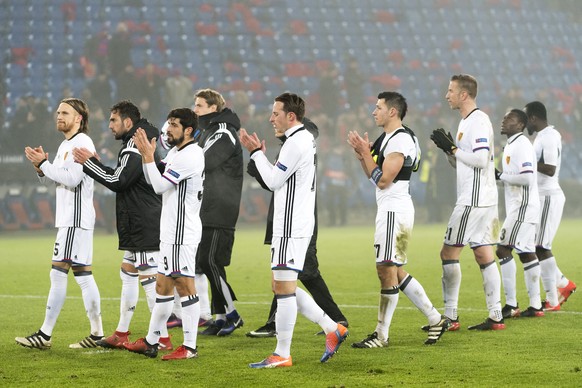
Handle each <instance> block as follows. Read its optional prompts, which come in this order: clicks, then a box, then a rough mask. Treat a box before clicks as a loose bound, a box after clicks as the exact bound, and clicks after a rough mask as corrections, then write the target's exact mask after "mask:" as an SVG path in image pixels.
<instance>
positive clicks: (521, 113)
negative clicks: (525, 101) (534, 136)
mask: <svg viewBox="0 0 582 388" xmlns="http://www.w3.org/2000/svg"><path fill="white" fill-rule="evenodd" d="M509 113H512V114H514V115H516V116H517V121H519V122H520V123H522V124H523V127H524V128H525V127H527V122H528V119H527V115H526V114H525V112H524V111H522V110H521V109H512V110H510V111H509Z"/></svg>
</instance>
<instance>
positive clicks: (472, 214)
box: [431, 74, 505, 331]
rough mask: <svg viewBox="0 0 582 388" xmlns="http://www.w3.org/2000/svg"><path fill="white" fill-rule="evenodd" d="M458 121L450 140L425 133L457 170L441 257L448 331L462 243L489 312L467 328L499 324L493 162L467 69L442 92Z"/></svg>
mask: <svg viewBox="0 0 582 388" xmlns="http://www.w3.org/2000/svg"><path fill="white" fill-rule="evenodd" d="M445 98H446V99H447V101H448V103H449V106H450V107H451V109H454V110H458V111H459V113H460V115H461V121H460V123H459V127H458V130H457V135H456V136H455V140H453V138H452V136H451V134H450V133H445V131H444V130H443V129H442V128H439V129H437V130H435V131H433V133H432V135H431V139H433V141H434V142H435V144H436V145H437V147H439V148H440V149H442V150H443V151H444V152H445V153H446V154H447V156H448V158H449V162H450V163H451V165H452V166H453V167H455V168H456V170H457V203H456V204H455V208H454V209H453V214H452V215H451V217H450V219H449V223H448V225H447V230H446V233H445V239H444V243H443V247H442V249H441V253H440V256H441V260H442V268H443V276H442V284H443V298H444V302H445V315H446V316H447V317H448V318H450V319H451V321H452V322H451V326H450V327H449V329H448V330H449V331H455V330H459V328H460V325H459V319H458V318H459V317H458V315H457V308H458V304H459V289H460V288H461V265H460V263H459V259H460V256H461V251H462V250H463V247H464V246H465V245H467V244H469V246H470V247H471V249H472V250H473V254H474V256H475V261H476V262H477V264H478V265H479V268H480V269H481V276H482V277H483V291H484V293H485V301H486V304H487V309H488V310H489V316H488V317H487V319H486V320H485V321H484V322H482V323H480V324H477V325H474V326H469V330H502V329H505V323H504V321H503V316H502V314H501V277H500V275H499V270H498V269H497V265H496V263H495V256H494V253H493V244H496V243H497V229H498V224H499V221H498V215H497V187H496V184H495V166H494V162H493V155H494V149H493V126H492V125H491V121H490V120H489V116H488V115H487V114H486V113H485V112H483V111H481V110H479V108H477V103H476V98H477V80H476V79H475V77H473V76H471V75H468V74H459V75H453V76H452V77H451V80H450V82H449V87H448V91H447V94H446V96H445Z"/></svg>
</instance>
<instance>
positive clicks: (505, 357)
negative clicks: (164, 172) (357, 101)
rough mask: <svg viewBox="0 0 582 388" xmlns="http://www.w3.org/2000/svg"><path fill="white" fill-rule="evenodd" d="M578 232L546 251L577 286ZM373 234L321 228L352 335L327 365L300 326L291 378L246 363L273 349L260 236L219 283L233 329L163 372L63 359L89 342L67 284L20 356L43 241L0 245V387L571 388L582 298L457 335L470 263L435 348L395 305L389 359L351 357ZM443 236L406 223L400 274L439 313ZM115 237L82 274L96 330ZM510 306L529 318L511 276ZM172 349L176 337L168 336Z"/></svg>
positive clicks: (245, 238) (327, 264)
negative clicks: (37, 340)
mask: <svg viewBox="0 0 582 388" xmlns="http://www.w3.org/2000/svg"><path fill="white" fill-rule="evenodd" d="M581 227H582V221H577V220H576V221H574V220H566V221H564V223H563V225H562V227H561V229H560V231H559V235H558V238H557V239H556V241H555V247H554V252H555V253H556V255H557V260H558V263H559V265H560V268H561V269H562V271H563V272H564V273H565V274H566V275H567V276H568V277H570V278H571V279H573V280H574V281H576V282H578V284H579V285H582V261H581V260H580V253H579V250H578V247H579V246H578V244H577V241H578V239H579V238H580V237H579V236H580V233H579V230H580V229H581ZM372 232H373V230H372V227H349V228H334V229H322V230H321V231H320V238H319V259H320V267H321V271H322V273H323V275H324V278H325V279H326V281H327V283H328V285H329V288H330V290H331V291H332V294H333V295H334V297H335V299H336V301H337V302H338V304H339V305H340V306H341V308H342V310H343V311H344V313H345V314H346V316H347V317H348V319H349V321H350V337H349V338H348V340H347V344H346V345H344V346H342V348H341V349H340V352H339V353H338V354H337V355H336V356H335V357H334V358H332V359H331V360H330V361H329V362H328V363H326V364H320V363H319V358H320V356H321V354H322V352H323V348H324V338H323V337H321V336H315V335H314V333H316V332H317V331H318V330H319V327H317V326H316V325H314V324H312V323H311V322H309V321H307V320H306V319H305V318H303V317H299V318H298V321H297V326H296V329H295V335H294V340H293V344H292V355H293V361H294V366H293V367H292V368H283V369H275V370H252V369H250V368H248V366H247V364H248V363H250V362H255V361H258V360H261V359H262V358H264V357H265V356H267V355H268V354H269V353H271V352H272V351H273V350H274V347H275V340H274V339H272V338H271V339H251V338H247V337H245V336H244V333H245V332H246V331H248V330H252V329H255V328H256V327H258V326H260V325H262V324H263V323H264V320H265V319H266V315H267V312H268V309H269V304H270V301H271V293H270V270H269V265H268V258H269V252H268V247H265V246H263V245H262V239H263V230H262V228H243V229H241V230H239V231H238V232H237V237H236V244H235V251H234V256H233V263H232V266H231V267H230V268H229V280H230V281H231V283H232V285H233V287H234V289H235V291H236V292H237V296H238V298H239V302H237V306H238V310H239V311H240V313H241V315H242V316H243V318H244V320H245V325H244V327H243V328H242V329H240V330H237V331H235V332H234V334H233V335H232V336H230V337H224V338H218V337H216V338H207V337H202V336H200V337H199V338H198V350H199V355H200V357H199V358H198V359H194V360H187V361H181V362H167V363H166V362H162V361H160V360H159V358H158V359H156V360H152V359H147V358H145V357H143V356H140V355H136V354H131V353H129V352H125V351H103V350H99V351H96V350H79V351H75V350H71V349H68V344H69V343H72V342H75V341H77V340H79V339H81V338H82V337H84V336H86V335H87V334H88V329H89V325H88V321H87V318H86V317H85V314H84V309H83V303H82V300H81V298H80V290H79V287H78V286H77V284H76V283H75V281H74V280H73V278H72V276H70V277H69V289H68V299H67V302H66V303H65V306H64V308H63V310H62V313H61V315H60V317H59V321H58V322H57V326H56V328H55V331H54V333H53V348H52V349H51V350H48V351H37V350H33V349H25V348H22V347H20V346H18V345H16V344H15V343H14V337H16V336H23V335H28V334H30V333H32V332H33V331H35V330H37V329H38V328H39V326H40V325H41V323H42V320H43V317H44V307H45V303H46V295H47V293H48V289H49V277H48V272H49V268H50V256H49V255H50V252H51V250H52V244H53V240H54V233H53V232H46V233H45V232H43V233H26V234H18V235H10V236H6V235H4V236H2V237H0V246H1V247H2V259H1V261H2V264H3V267H4V268H3V270H2V272H1V273H2V274H1V275H0V276H1V280H0V322H1V327H2V330H1V331H0V385H6V386H8V385H10V386H16V385H45V386H60V385H81V384H82V385H86V386H91V387H93V386H107V387H113V386H154V387H155V386H179V385H188V386H204V387H219V386H235V387H248V386H254V387H263V386H282V387H287V386H289V387H330V386H331V387H334V386H335V387H340V386H346V387H358V386H383V387H390V386H401V385H417V386H428V385H430V386H555V387H563V386H582V371H581V369H582V345H581V344H582V329H581V328H580V327H581V324H580V323H581V322H582V295H580V294H574V295H573V296H572V298H571V299H570V300H569V301H568V302H567V303H566V304H565V305H564V308H563V310H562V311H560V312H557V313H551V314H547V315H546V317H544V318H541V319H529V320H526V319H516V320H512V321H510V322H508V325H507V330H505V331H500V332H469V331H468V330H467V329H466V327H467V325H469V324H474V323H478V322H480V321H481V320H483V319H484V318H485V317H486V315H487V312H486V308H485V300H484V296H483V291H482V286H481V275H480V272H479V269H478V267H477V265H476V264H475V262H474V260H473V258H472V254H471V252H470V251H469V250H468V249H466V250H465V251H464V252H463V258H462V260H461V265H462V271H463V282H462V285H461V299H460V318H461V326H462V329H461V330H460V331H459V332H454V333H446V334H445V335H444V336H443V338H442V339H441V341H439V343H437V344H436V345H435V346H431V347H427V346H424V345H423V341H424V339H425V333H424V332H422V331H421V330H420V329H419V328H420V326H421V325H423V324H425V323H426V322H425V318H424V316H423V315H422V314H421V313H419V312H418V311H417V310H416V309H415V308H414V306H413V305H412V304H411V303H410V302H409V300H408V299H407V298H406V297H405V296H404V295H403V294H401V297H400V303H399V306H398V309H397V311H396V313H395V316H394V320H393V322H392V327H391V330H390V337H391V338H390V341H391V342H390V347H389V348H383V349H370V350H361V349H352V348H351V347H350V346H349V344H350V343H351V342H353V341H356V340H360V339H362V338H363V337H364V336H365V335H366V334H368V333H369V332H371V331H372V330H373V328H374V327H375V322H376V309H377V300H378V288H379V287H378V281H377V278H376V274H375V269H374V259H373V257H372V256H373V248H372V246H371V244H372V235H373V233H372ZM443 232H444V226H443V225H438V226H424V225H417V226H416V228H415V231H414V235H413V240H412V242H411V246H410V252H409V257H410V259H409V265H408V266H407V267H406V268H407V270H408V271H409V272H410V273H411V274H413V275H414V276H415V277H416V278H417V279H418V280H419V281H420V282H421V283H422V284H423V286H424V288H425V289H426V291H427V293H428V294H429V297H430V298H431V299H432V301H433V302H434V303H435V305H436V306H437V307H440V306H442V298H441V291H440V290H441V286H440V282H441V280H440V277H441V267H440V263H439V259H438V253H439V249H440V246H441V242H442V235H443ZM116 246H117V244H116V237H115V236H111V235H103V234H100V233H97V234H96V237H95V254H94V258H95V259H94V273H95V277H96V280H97V283H98V285H99V288H100V291H101V296H102V314H103V325H104V329H105V332H106V333H107V334H109V333H110V332H112V331H113V330H114V329H115V327H116V324H117V319H118V311H119V302H118V297H119V293H120V280H119V264H120V261H121V254H120V252H118V251H117V250H116ZM518 287H519V288H518V299H519V301H520V302H521V303H522V307H526V306H527V294H526V291H525V289H524V285H523V275H522V271H521V266H520V265H519V264H518ZM141 292H142V299H141V300H140V303H139V305H138V309H137V311H136V313H135V316H134V320H133V322H132V331H133V333H134V335H133V336H132V338H137V336H138V335H139V336H143V335H144V334H146V331H147V327H148V321H149V313H148V312H147V306H146V303H145V300H144V299H143V291H141ZM171 334H172V335H173V341H174V344H179V343H180V341H181V337H182V334H181V330H180V329H172V330H171Z"/></svg>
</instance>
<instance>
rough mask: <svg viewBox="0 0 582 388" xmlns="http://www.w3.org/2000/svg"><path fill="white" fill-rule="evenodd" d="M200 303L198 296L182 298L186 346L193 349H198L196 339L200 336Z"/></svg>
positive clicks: (183, 329)
mask: <svg viewBox="0 0 582 388" xmlns="http://www.w3.org/2000/svg"><path fill="white" fill-rule="evenodd" d="M198 301H199V298H198V296H197V295H188V296H184V297H181V298H180V303H181V305H182V331H183V332H184V345H185V346H187V347H189V348H191V349H196V338H197V336H198V320H199V319H200V303H198ZM148 342H149V341H148Z"/></svg>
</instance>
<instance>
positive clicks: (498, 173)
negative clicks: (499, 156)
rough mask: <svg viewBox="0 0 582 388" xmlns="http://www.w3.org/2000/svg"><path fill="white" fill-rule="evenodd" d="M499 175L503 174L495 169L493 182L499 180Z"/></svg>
mask: <svg viewBox="0 0 582 388" xmlns="http://www.w3.org/2000/svg"><path fill="white" fill-rule="evenodd" d="M501 174H503V173H502V172H501V171H499V170H498V169H495V180H496V181H498V180H500V179H501Z"/></svg>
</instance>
